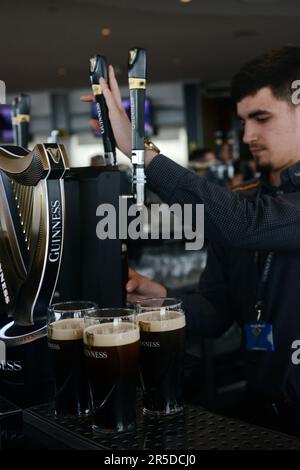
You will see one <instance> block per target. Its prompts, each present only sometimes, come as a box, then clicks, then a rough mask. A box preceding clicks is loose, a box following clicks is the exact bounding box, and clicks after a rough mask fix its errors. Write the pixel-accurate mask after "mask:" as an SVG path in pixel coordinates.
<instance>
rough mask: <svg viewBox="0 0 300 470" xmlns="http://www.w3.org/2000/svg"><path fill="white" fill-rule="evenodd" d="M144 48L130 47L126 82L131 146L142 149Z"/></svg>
mask: <svg viewBox="0 0 300 470" xmlns="http://www.w3.org/2000/svg"><path fill="white" fill-rule="evenodd" d="M146 61H147V56H146V49H142V48H139V47H135V48H133V49H130V51H129V57H128V83H129V90H130V105H131V125H132V148H133V149H134V150H144V139H145V131H144V120H145V119H144V113H145V94H146Z"/></svg>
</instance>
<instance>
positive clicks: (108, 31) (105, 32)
mask: <svg viewBox="0 0 300 470" xmlns="http://www.w3.org/2000/svg"><path fill="white" fill-rule="evenodd" d="M110 35H111V29H110V28H102V29H101V36H104V37H108V36H110Z"/></svg>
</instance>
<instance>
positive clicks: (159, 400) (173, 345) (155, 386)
mask: <svg viewBox="0 0 300 470" xmlns="http://www.w3.org/2000/svg"><path fill="white" fill-rule="evenodd" d="M141 310H142V309H141ZM138 322H139V326H140V335H141V360H140V376H141V382H142V389H143V403H144V407H143V411H144V413H146V414H152V415H168V414H173V413H177V412H178V411H181V410H182V409H183V372H184V371H183V361H184V353H185V324H186V322H185V316H184V313H183V311H182V310H180V309H178V310H168V309H166V308H164V307H161V308H160V309H157V310H152V311H148V310H147V308H146V311H142V312H141V313H139V314H138Z"/></svg>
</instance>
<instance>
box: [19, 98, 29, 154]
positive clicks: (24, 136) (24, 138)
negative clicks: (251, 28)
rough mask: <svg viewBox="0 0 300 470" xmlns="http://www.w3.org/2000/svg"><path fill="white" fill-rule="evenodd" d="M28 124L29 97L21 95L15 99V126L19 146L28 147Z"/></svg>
mask: <svg viewBox="0 0 300 470" xmlns="http://www.w3.org/2000/svg"><path fill="white" fill-rule="evenodd" d="M29 122H30V97H29V96H28V95H25V94H23V93H21V95H20V96H19V97H18V99H17V125H18V135H19V145H20V146H21V147H23V148H27V147H28V142H29Z"/></svg>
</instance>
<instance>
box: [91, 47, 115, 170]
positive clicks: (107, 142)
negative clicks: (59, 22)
mask: <svg viewBox="0 0 300 470" xmlns="http://www.w3.org/2000/svg"><path fill="white" fill-rule="evenodd" d="M100 77H103V78H104V80H105V81H106V83H108V72H107V62H106V58H105V57H104V56H101V55H95V56H94V57H92V58H91V59H90V80H91V85H92V89H93V94H94V97H95V102H96V108H97V114H98V121H99V126H100V132H101V134H102V139H103V146H104V159H105V163H106V165H116V144H115V138H114V134H113V131H112V128H111V124H110V120H109V117H108V108H107V105H106V102H105V98H104V96H103V94H102V88H101V85H100V84H99V80H100Z"/></svg>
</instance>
